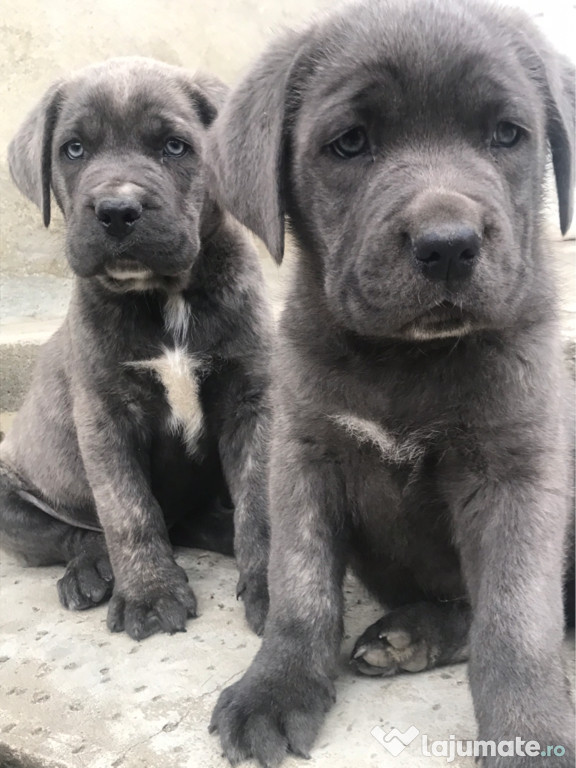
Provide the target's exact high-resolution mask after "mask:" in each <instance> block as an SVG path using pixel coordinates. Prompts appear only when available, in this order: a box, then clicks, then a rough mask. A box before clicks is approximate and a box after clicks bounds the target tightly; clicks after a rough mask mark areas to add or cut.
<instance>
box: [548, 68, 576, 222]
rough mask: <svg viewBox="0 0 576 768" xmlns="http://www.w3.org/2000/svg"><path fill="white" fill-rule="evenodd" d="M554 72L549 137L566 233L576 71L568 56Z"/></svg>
mask: <svg viewBox="0 0 576 768" xmlns="http://www.w3.org/2000/svg"><path fill="white" fill-rule="evenodd" d="M555 58H556V61H555V62H554V63H555V66H554V67H553V69H552V71H550V70H551V67H548V88H549V94H550V98H549V103H548V140H549V142H550V148H551V150H552V162H553V164H554V175H555V177H556V191H557V193H558V206H559V209H560V229H561V231H562V234H563V235H565V234H566V232H567V231H568V229H569V228H570V223H571V222H572V214H573V211H574V184H575V183H576V179H575V174H574V165H575V158H574V128H575V113H576V108H575V89H576V82H575V80H576V72H575V69H574V65H573V64H572V63H571V62H570V61H569V60H568V59H567V58H565V57H563V56H562V57H561V56H556V57H555Z"/></svg>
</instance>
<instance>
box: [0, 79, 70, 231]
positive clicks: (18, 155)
mask: <svg viewBox="0 0 576 768" xmlns="http://www.w3.org/2000/svg"><path fill="white" fill-rule="evenodd" d="M61 100H62V83H55V84H54V85H52V86H51V87H50V88H49V89H48V91H47V92H46V93H45V94H44V96H43V98H42V100H41V101H40V103H39V104H37V105H36V106H35V107H34V109H33V110H32V111H31V112H30V113H29V114H28V116H27V118H26V119H25V120H24V122H23V123H22V125H21V126H20V129H19V131H18V133H17V134H16V135H15V136H14V138H13V139H12V141H11V142H10V145H9V147H8V167H9V168H10V174H11V175H12V178H13V179H14V182H15V183H16V186H17V187H18V189H19V190H20V192H22V193H23V194H24V195H26V197H27V198H28V199H29V200H32V202H33V203H35V204H36V205H37V206H38V208H40V210H41V211H42V215H43V218H44V226H46V227H47V226H48V225H49V224H50V188H51V180H52V137H53V135H54V127H55V125H56V120H57V118H58V110H59V108H60V104H61Z"/></svg>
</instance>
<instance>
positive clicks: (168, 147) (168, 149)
mask: <svg viewBox="0 0 576 768" xmlns="http://www.w3.org/2000/svg"><path fill="white" fill-rule="evenodd" d="M187 151H188V144H186V143H185V142H184V141H182V140H181V139H174V138H172V139H168V141H167V142H166V144H164V154H165V155H167V156H168V157H182V155H185V154H186V152H187Z"/></svg>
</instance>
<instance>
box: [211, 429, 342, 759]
mask: <svg viewBox="0 0 576 768" xmlns="http://www.w3.org/2000/svg"><path fill="white" fill-rule="evenodd" d="M270 499H271V502H272V504H271V552H270V568H269V579H270V613H269V615H268V619H267V621H266V627H265V630H264V639H263V642H262V646H261V648H260V650H259V651H258V653H257V655H256V657H255V659H254V661H253V662H252V665H251V666H250V668H249V669H248V671H247V672H246V674H245V675H244V677H243V678H242V679H241V680H240V681H238V682H237V683H235V684H234V685H232V686H231V687H229V688H226V689H225V690H224V691H223V692H222V693H221V695H220V698H219V700H218V703H217V705H216V708H215V710H214V713H213V716H212V721H211V726H210V729H211V730H212V731H214V730H217V731H218V733H219V735H220V741H221V744H222V748H223V751H224V754H225V755H226V757H227V758H228V759H229V760H230V762H231V763H232V764H233V765H236V763H238V762H240V761H241V760H244V759H248V758H250V757H253V758H255V759H256V760H258V761H259V762H260V764H261V765H262V766H272V765H274V766H275V765H277V764H278V763H280V762H281V760H282V759H283V757H284V756H285V755H286V752H287V751H290V752H292V753H293V754H296V755H300V756H302V757H307V756H308V752H309V750H310V748H311V746H312V743H313V741H314V738H315V737H316V734H317V732H318V729H319V728H320V725H321V724H322V721H323V719H324V716H325V713H326V712H327V711H328V709H329V708H330V706H331V705H332V703H333V701H334V688H333V684H332V679H333V677H334V675H335V671H336V665H337V659H338V651H339V647H340V641H341V637H342V603H343V598H342V588H341V586H342V578H343V573H344V569H345V561H346V535H345V531H346V524H345V505H346V501H345V493H344V483H343V481H342V478H341V476H340V473H339V471H338V467H337V466H336V465H335V464H334V463H333V462H332V461H331V460H330V458H328V457H325V456H324V455H323V451H322V450H320V449H319V448H318V446H316V445H315V442H314V439H313V438H312V437H311V436H308V435H302V436H301V437H300V438H296V439H289V440H286V439H285V438H283V437H282V436H281V435H279V434H278V432H276V434H275V435H274V438H273V448H272V466H271V490H270Z"/></svg>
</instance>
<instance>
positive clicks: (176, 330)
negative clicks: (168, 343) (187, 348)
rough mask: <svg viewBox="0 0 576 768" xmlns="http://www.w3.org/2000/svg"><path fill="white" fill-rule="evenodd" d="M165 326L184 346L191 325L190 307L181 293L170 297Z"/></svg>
mask: <svg viewBox="0 0 576 768" xmlns="http://www.w3.org/2000/svg"><path fill="white" fill-rule="evenodd" d="M164 325H165V327H166V330H167V331H168V332H169V333H171V334H172V335H173V336H174V340H175V341H176V343H178V344H183V343H184V341H185V340H186V336H187V335H188V326H189V325H190V305H189V304H188V302H187V301H186V300H185V299H184V297H183V296H182V294H181V293H176V294H174V295H172V296H169V297H168V299H167V300H166V305H165V307H164Z"/></svg>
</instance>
